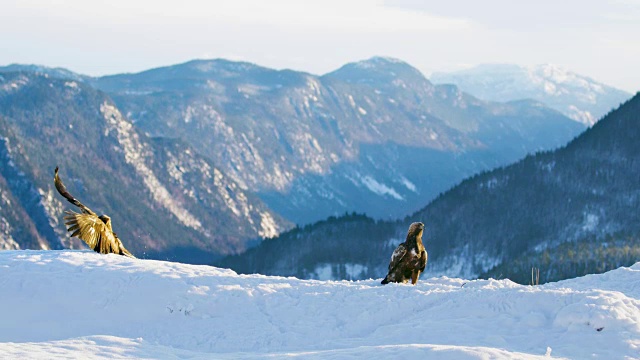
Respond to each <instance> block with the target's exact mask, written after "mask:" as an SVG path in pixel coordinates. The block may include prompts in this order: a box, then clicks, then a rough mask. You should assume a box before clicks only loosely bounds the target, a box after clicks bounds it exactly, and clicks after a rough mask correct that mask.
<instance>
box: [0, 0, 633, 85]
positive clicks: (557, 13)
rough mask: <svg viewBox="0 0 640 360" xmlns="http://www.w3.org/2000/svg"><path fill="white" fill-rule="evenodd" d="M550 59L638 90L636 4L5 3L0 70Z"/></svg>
mask: <svg viewBox="0 0 640 360" xmlns="http://www.w3.org/2000/svg"><path fill="white" fill-rule="evenodd" d="M376 55H379V56H390V57H394V58H398V59H401V60H404V61H406V62H408V63H409V64H411V65H413V66H415V67H417V68H418V69H420V70H421V71H422V72H423V73H425V75H427V76H428V75H429V74H431V73H432V72H434V71H451V70H458V69H463V68H467V67H470V66H473V65H477V64H481V63H513V64H519V65H536V64H543V63H552V64H556V65H559V66H562V67H565V68H567V69H569V70H571V71H574V72H577V73H580V74H582V75H587V76H590V77H592V78H594V79H595V80H597V81H601V82H603V83H605V84H608V85H612V86H615V87H618V88H620V89H623V90H627V91H629V92H636V91H638V90H640V68H639V67H638V64H639V63H640V0H610V1H604V0H603V1H598V0H581V1H578V0H538V1H512V0H483V1H478V0H468V1H462V0H447V1H419V0H386V1H382V0H340V1H334V0H263V1H257V0H227V1H216V0H180V1H175V0H174V1H168V0H139V1H138V0H108V1H97V0H69V1H65V0H0V65H8V64H11V63H23V64H26V63H29V64H40V65H46V66H54V67H64V68H67V69H69V70H72V71H75V72H79V73H82V74H87V75H106V74H114V73H121V72H137V71H142V70H146V69H150V68H154V67H159V66H165V65H172V64H177V63H181V62H185V61H189V60H192V59H208V58H225V59H230V60H243V61H249V62H252V63H255V64H258V65H262V66H266V67H271V68H276V69H283V68H289V69H293V70H300V71H306V72H310V73H313V74H318V75H321V74H324V73H327V72H329V71H332V70H335V69H337V68H338V67H340V66H342V65H344V64H345V63H348V62H353V61H358V60H363V59H367V58H369V57H372V56H376Z"/></svg>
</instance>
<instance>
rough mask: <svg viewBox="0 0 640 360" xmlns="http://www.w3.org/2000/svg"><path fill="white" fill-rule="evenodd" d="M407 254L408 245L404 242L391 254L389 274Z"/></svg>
mask: <svg viewBox="0 0 640 360" xmlns="http://www.w3.org/2000/svg"><path fill="white" fill-rule="evenodd" d="M406 255H407V246H406V245H405V244H404V243H402V244H400V245H398V247H397V248H396V249H395V250H394V251H393V254H391V261H390V262H389V274H391V272H392V271H393V270H394V269H395V268H396V267H397V266H398V264H400V262H402V259H403V258H404V257H405V256H406Z"/></svg>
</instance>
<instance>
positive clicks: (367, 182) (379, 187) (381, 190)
mask: <svg viewBox="0 0 640 360" xmlns="http://www.w3.org/2000/svg"><path fill="white" fill-rule="evenodd" d="M360 181H362V184H363V185H364V186H366V187H367V189H369V190H370V191H371V192H373V193H374V194H378V195H383V196H384V195H389V196H391V197H392V198H394V199H396V200H404V198H403V197H402V195H400V194H398V192H397V191H396V190H395V189H394V188H391V187H389V186H387V185H385V184H382V183H379V182H378V181H376V180H375V179H374V178H372V177H371V176H369V175H366V176H363V177H361V178H360Z"/></svg>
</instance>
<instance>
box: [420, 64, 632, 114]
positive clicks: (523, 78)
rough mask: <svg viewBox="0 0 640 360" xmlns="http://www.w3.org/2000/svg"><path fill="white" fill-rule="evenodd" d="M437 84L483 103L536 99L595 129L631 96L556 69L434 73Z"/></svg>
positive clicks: (493, 67)
mask: <svg viewBox="0 0 640 360" xmlns="http://www.w3.org/2000/svg"><path fill="white" fill-rule="evenodd" d="M431 80H432V81H433V82H435V83H437V84H455V85H457V86H458V87H459V88H460V89H461V90H463V91H465V92H468V93H470V94H473V95H475V96H477V97H479V98H480V99H485V100H490V101H513V100H519V99H534V100H536V101H539V102H542V103H544V104H545V105H547V106H549V107H551V108H553V109H556V110H558V111H560V112H562V113H563V114H565V115H566V116H568V117H570V118H571V119H573V120H575V121H578V122H580V123H583V124H585V125H587V126H591V125H593V124H595V123H596V121H598V120H600V118H601V117H602V116H604V115H605V114H606V113H608V112H609V111H610V110H611V109H613V108H615V107H617V106H619V105H620V104H621V103H622V102H624V101H626V100H628V99H629V98H630V97H631V94H629V93H627V92H625V91H622V90H619V89H616V88H613V87H611V86H607V85H605V84H602V83H599V82H597V81H595V80H593V79H591V78H588V77H586V76H582V75H579V74H576V73H573V72H571V71H568V70H566V69H562V68H561V67H558V66H555V65H549V64H545V65H538V66H528V67H527V66H518V65H509V64H487V65H480V66H477V67H474V68H471V69H467V70H462V71H457V72H452V73H434V74H433V75H431Z"/></svg>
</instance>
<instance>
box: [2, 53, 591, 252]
mask: <svg viewBox="0 0 640 360" xmlns="http://www.w3.org/2000/svg"><path fill="white" fill-rule="evenodd" d="M583 129H584V126H583V125H582V124H579V123H577V122H575V121H572V120H570V119H568V118H567V117H565V116H563V115H562V114H560V113H559V112H557V111H555V110H552V109H549V108H547V107H545V106H544V105H542V104H541V103H539V102H535V101H531V100H519V101H513V102H508V103H497V102H488V101H483V100H479V99H477V98H475V97H473V96H472V95H469V94H467V93H464V92H462V91H460V90H459V89H458V88H457V87H455V86H452V85H441V86H436V85H433V84H432V83H431V82H429V81H428V80H427V79H426V78H425V77H424V76H422V74H421V73H420V72H419V71H417V70H416V69H415V68H413V67H411V66H410V65H408V64H406V63H404V62H401V61H398V60H395V59H388V58H372V59H369V60H365V61H361V62H356V63H351V64H347V65H345V66H343V67H342V68H340V69H338V70H336V71H334V72H332V73H329V74H326V75H323V76H316V75H311V74H307V73H301V72H295V71H291V70H280V71H278V70H273V69H267V68H263V67H260V66H257V65H254V64H250V63H243V62H231V61H227V60H196V61H191V62H188V63H184V64H179V65H175V66H169V67H164V68H158V69H153V70H149V71H145V72H142V73H138V74H120V75H113V76H106V77H100V78H95V77H89V76H84V75H79V74H74V73H72V72H70V71H68V70H65V69H50V68H46V67H41V66H23V65H12V66H9V67H6V68H0V140H1V141H2V148H0V161H2V166H1V167H0V191H1V194H2V196H0V236H1V237H0V247H2V248H64V247H71V248H74V247H80V246H83V245H82V244H81V243H78V242H77V241H73V240H69V239H68V238H67V236H66V234H65V231H64V229H63V225H62V224H61V214H62V212H63V210H64V209H67V208H69V207H70V206H71V205H70V204H67V203H64V202H63V199H61V198H60V197H59V196H57V194H56V193H55V191H54V190H53V186H52V185H53V184H52V181H51V176H52V170H53V168H54V167H55V166H56V165H59V166H60V167H61V176H62V177H63V179H65V181H66V182H67V184H68V187H69V190H70V191H71V192H72V194H74V195H75V196H77V197H78V198H80V199H81V200H83V201H84V202H85V203H86V204H87V205H89V206H90V207H92V208H93V209H94V210H95V211H97V212H105V213H107V214H109V215H110V216H111V217H112V219H113V222H114V227H115V230H116V231H117V232H118V234H119V235H120V237H121V238H122V239H123V241H125V245H126V246H127V247H128V248H129V249H130V250H131V251H133V252H134V253H135V254H137V255H138V256H142V257H151V258H169V259H173V260H180V261H185V262H197V263H205V262H211V261H213V260H215V259H216V258H218V257H220V256H223V255H228V254H236V253H240V252H243V251H244V250H246V249H247V248H248V247H250V246H252V245H255V244H257V243H258V242H259V241H260V240H261V239H263V238H269V237H273V236H276V235H278V234H280V233H281V232H283V231H284V230H286V229H290V228H292V227H293V226H294V224H300V225H304V224H308V223H312V222H314V221H317V220H320V219H326V218H327V216H333V217H335V216H336V215H339V214H344V213H345V212H349V213H350V212H353V211H356V212H359V213H366V214H367V215H369V216H373V217H374V218H376V219H396V218H400V217H403V216H405V215H407V214H410V213H411V212H413V211H415V210H417V209H419V208H421V207H422V206H424V204H426V203H427V202H429V201H430V200H432V199H433V198H435V197H436V196H438V194H439V193H441V192H443V191H445V190H446V189H448V188H450V187H451V186H453V185H454V184H455V183H456V182H459V181H460V180H462V179H463V178H465V177H467V176H470V175H472V174H474V173H477V172H479V171H485V170H488V169H491V168H494V167H496V166H500V165H504V164H507V163H509V162H512V161H515V160H516V159H518V158H520V157H522V156H524V155H525V154H526V153H528V152H534V151H539V150H544V149H550V148H555V147H557V146H560V145H562V144H564V143H566V141H568V140H569V139H571V138H572V137H574V136H575V135H576V134H578V133H579V132H581V131H582V130H583ZM374 222H375V221H374ZM127 239H129V240H127Z"/></svg>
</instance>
